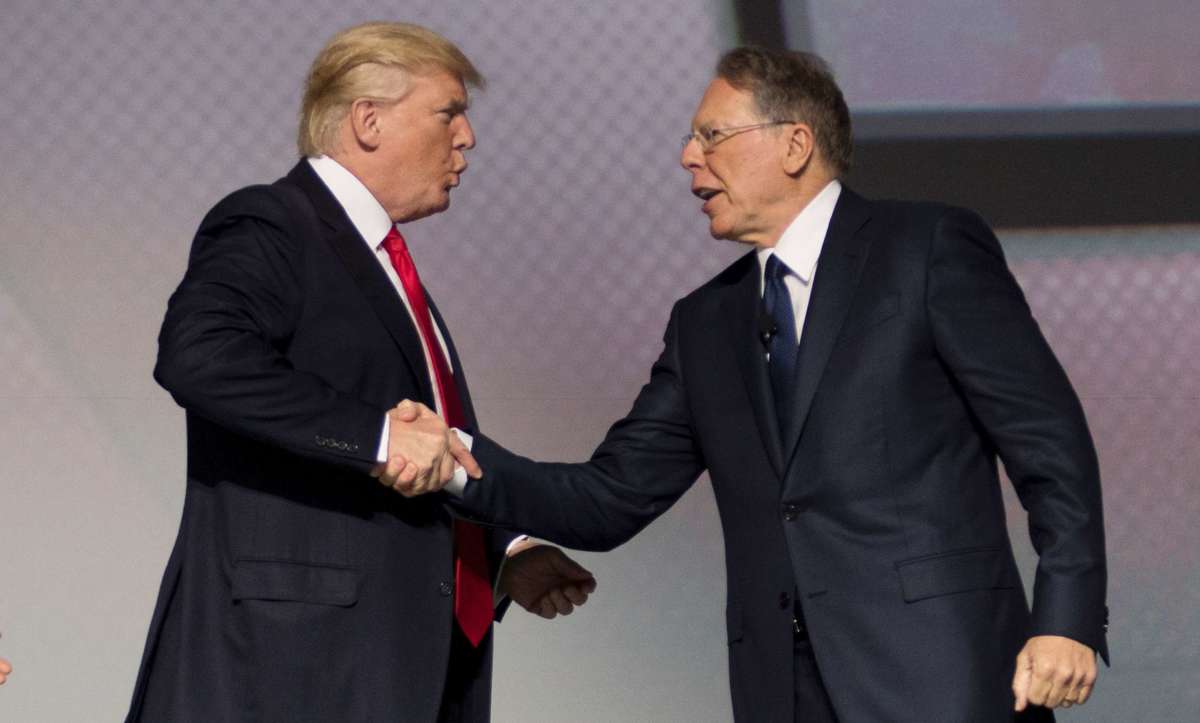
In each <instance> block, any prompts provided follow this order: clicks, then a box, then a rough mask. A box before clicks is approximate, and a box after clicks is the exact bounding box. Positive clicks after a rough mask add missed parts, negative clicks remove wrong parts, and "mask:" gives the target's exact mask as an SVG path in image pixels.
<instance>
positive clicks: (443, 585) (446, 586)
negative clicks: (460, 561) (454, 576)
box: [438, 580, 454, 597]
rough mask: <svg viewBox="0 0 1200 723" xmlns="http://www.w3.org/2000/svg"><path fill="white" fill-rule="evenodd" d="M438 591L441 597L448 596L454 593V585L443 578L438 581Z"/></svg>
mask: <svg viewBox="0 0 1200 723" xmlns="http://www.w3.org/2000/svg"><path fill="white" fill-rule="evenodd" d="M438 592H439V593H441V596H442V597H450V596H451V595H453V594H454V585H453V584H452V583H449V582H446V581H445V580H443V581H441V582H439V583H438Z"/></svg>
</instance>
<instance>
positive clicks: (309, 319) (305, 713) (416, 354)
mask: <svg viewBox="0 0 1200 723" xmlns="http://www.w3.org/2000/svg"><path fill="white" fill-rule="evenodd" d="M431 308H432V304H431ZM434 315H435V317H436V321H437V323H438V325H439V326H440V327H441V330H442V333H443V334H444V335H445V339H446V342H447V344H448V345H449V346H450V355H451V363H452V364H453V366H454V369H455V370H456V374H455V379H456V382H457V383H458V385H459V392H460V396H461V398H462V399H463V403H464V406H465V407H466V410H465V412H466V416H467V419H468V420H469V421H470V423H471V425H474V412H473V410H472V408H471V402H470V395H469V393H468V391H467V387H466V384H465V382H464V380H463V374H462V366H461V363H460V362H459V359H458V357H457V354H456V353H455V351H454V347H453V344H452V342H451V339H450V335H449V334H448V333H447V331H446V328H445V326H444V324H443V323H442V320H441V318H440V317H438V316H437V312H436V310H435V311H434ZM155 378H156V379H157V380H158V381H159V383H160V384H162V385H163V386H164V387H165V388H166V389H167V390H168V391H170V392H171V394H172V395H173V396H174V398H175V399H176V401H177V402H178V403H179V404H180V405H181V406H182V407H184V409H186V410H187V444H188V470H187V493H186V497H185V502H184V511H183V519H182V522H181V525H180V531H179V537H178V540H177V542H176V544H175V548H174V550H173V551H172V553H171V557H170V560H169V562H168V564H167V569H166V573H165V575H164V577H163V583H162V588H161V591H160V594H159V599H158V603H157V606H156V608H155V611H154V617H153V620H152V622H151V627H150V633H149V637H148V640H147V643H146V650H145V655H144V658H143V661H142V667H141V672H140V673H139V675H138V681H137V686H136V690H135V692H134V696H133V704H132V708H131V710H130V714H129V720H131V721H132V720H147V721H230V720H270V721H283V720H286V721H333V720H337V721H381V720H414V721H415V720H428V721H432V720H434V718H435V717H436V715H437V711H438V706H439V702H440V699H441V695H442V686H443V683H444V681H445V677H446V669H447V664H448V658H449V654H450V649H451V646H450V640H451V630H452V627H451V626H452V625H454V624H455V623H454V622H453V595H452V586H453V581H454V571H453V563H452V534H451V517H450V515H449V514H448V513H447V511H446V509H445V508H444V506H443V505H442V504H441V503H440V501H439V500H438V499H436V498H435V497H429V496H427V497H421V498H415V499H404V498H402V497H401V496H399V495H398V494H396V493H395V492H393V491H391V490H389V489H386V488H384V487H383V486H382V485H380V484H379V483H378V482H377V481H376V480H374V479H372V478H371V477H370V476H368V474H367V473H368V471H369V470H370V469H371V468H372V466H373V465H374V463H375V454H376V450H377V446H378V443H379V434H380V429H381V425H382V422H383V415H384V413H385V411H386V410H387V409H388V408H389V407H391V406H393V405H394V404H395V403H396V402H398V401H400V400H401V399H404V398H411V399H419V400H421V401H423V402H425V403H426V404H427V405H429V406H430V407H432V406H434V400H433V388H432V385H431V382H430V379H429V375H428V373H427V371H426V367H425V362H424V357H423V355H422V350H421V343H420V338H419V336H418V331H417V330H416V328H415V327H414V325H413V324H412V322H411V319H410V317H409V315H408V312H407V311H406V310H405V308H404V305H403V302H402V301H401V299H400V298H399V296H398V295H397V293H396V290H395V287H393V286H392V284H391V282H390V281H389V280H388V278H387V276H386V274H385V273H384V271H383V269H382V268H380V265H379V263H378V261H377V260H376V258H375V256H374V255H373V254H372V253H371V251H370V249H369V248H368V247H367V245H366V244H365V243H364V241H363V239H362V238H361V237H360V236H359V234H358V233H357V231H356V230H355V229H354V227H353V225H352V224H351V222H350V220H349V218H348V217H347V216H346V215H345V213H344V211H343V210H342V208H341V207H340V206H339V205H338V203H337V201H336V200H335V199H334V197H333V195H332V194H330V193H329V191H328V189H327V188H326V187H325V186H324V184H323V183H322V182H321V180H320V179H319V178H318V177H317V176H316V174H315V173H314V172H313V170H312V168H311V167H310V166H309V164H308V163H306V162H304V161H301V162H300V163H299V164H298V165H297V166H296V167H295V168H294V169H293V170H292V172H291V173H290V174H289V175H288V176H287V177H286V178H283V179H280V180H279V181H277V182H276V183H274V184H273V185H271V186H258V187H251V188H246V189H243V190H240V191H237V192H236V193H234V194H232V195H230V196H229V197H228V198H226V199H225V200H223V201H221V202H220V203H219V204H218V205H217V206H216V207H215V208H214V209H213V210H212V211H211V212H210V213H209V214H208V216H207V217H206V218H205V219H204V221H203V223H202V224H201V226H200V230H199V231H198V233H197V235H196V239H195V242H194V244H193V247H192V252H191V256H190V259H189V262H188V269H187V273H186V275H185V276H184V279H183V281H182V283H181V284H180V286H179V288H178V290H177V291H176V292H175V294H174V295H173V296H172V297H171V300H170V303H169V306H168V309H167V314H166V319H165V320H164V322H163V327H162V332H161V334H160V336H159V358H158V364H157V366H156V367H155ZM509 537H511V536H509V535H505V534H502V533H499V532H493V533H492V534H491V538H492V539H491V541H490V542H491V547H492V555H493V558H492V570H493V572H494V571H495V570H496V569H497V568H498V560H499V557H498V555H499V554H501V550H502V549H503V546H504V545H505V544H507V542H508V538H509ZM491 638H492V636H488V637H487V638H486V639H485V643H484V644H485V646H487V648H486V650H484V656H483V665H482V668H481V669H480V671H479V675H478V676H477V678H476V680H475V681H474V683H473V684H472V685H471V686H469V689H468V691H467V692H466V694H465V696H466V699H465V700H464V701H463V702H464V704H465V706H466V708H467V710H468V711H474V715H475V718H474V719H478V720H484V719H486V717H487V710H488V703H489V701H488V696H489V694H490V673H491V649H490V648H491Z"/></svg>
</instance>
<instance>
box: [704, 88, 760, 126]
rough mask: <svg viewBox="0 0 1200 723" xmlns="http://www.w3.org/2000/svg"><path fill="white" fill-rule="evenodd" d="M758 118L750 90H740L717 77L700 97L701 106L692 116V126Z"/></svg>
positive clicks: (747, 120)
mask: <svg viewBox="0 0 1200 723" xmlns="http://www.w3.org/2000/svg"><path fill="white" fill-rule="evenodd" d="M757 119H758V111H757V109H756V108H755V106H754V96H753V95H751V93H750V92H749V91H745V90H738V89H737V88H735V87H733V86H732V85H730V84H729V81H727V80H725V79H724V78H715V79H713V81H712V82H711V83H709V84H708V88H707V89H705V91H704V96H703V97H702V98H700V106H699V107H698V108H696V115H695V116H693V117H692V126H693V127H695V128H700V127H702V126H709V127H712V126H714V125H722V124H728V123H733V122H749V121H754V120H757Z"/></svg>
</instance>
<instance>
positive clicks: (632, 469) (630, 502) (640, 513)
mask: <svg viewBox="0 0 1200 723" xmlns="http://www.w3.org/2000/svg"><path fill="white" fill-rule="evenodd" d="M678 334H679V324H678V306H676V309H675V311H674V312H672V315H671V321H670V323H669V324H668V326H667V331H666V335H665V338H664V341H665V348H664V350H663V352H662V355H661V356H660V357H659V359H658V361H657V362H656V363H655V364H654V367H653V369H652V370H651V373H650V381H649V382H648V383H647V384H646V385H645V386H643V387H642V390H641V392H640V393H639V394H638V397H637V399H636V400H635V401H634V404H633V408H632V409H631V410H630V412H629V414H628V415H626V416H625V418H624V419H622V420H620V421H619V422H617V423H616V424H614V425H613V426H612V428H611V429H610V430H609V432H608V435H607V436H606V437H605V439H604V442H603V443H602V444H601V445H600V446H599V447H598V448H597V449H596V451H595V453H594V454H593V455H592V458H591V459H590V460H589V461H588V462H585V463H580V464H562V463H545V462H534V461H532V460H529V459H526V458H524V457H520V456H518V455H515V454H513V453H511V452H509V451H507V450H505V449H504V448H503V447H501V446H499V445H498V444H496V443H495V442H493V441H492V440H491V439H489V438H488V437H486V436H484V435H482V434H480V435H478V436H476V438H475V444H474V447H473V450H472V451H473V453H474V455H475V458H476V459H477V460H478V461H479V463H480V466H482V468H483V470H484V477H483V478H482V479H480V480H474V481H472V482H470V483H468V485H467V488H466V490H465V492H464V496H463V499H462V501H461V502H460V505H461V508H462V509H463V510H464V511H465V512H467V513H469V514H470V515H472V516H473V517H475V519H477V520H480V521H486V522H489V523H492V524H498V525H501V526H503V527H506V528H509V529H513V530H520V531H523V532H527V533H529V534H532V535H536V536H538V537H542V538H545V539H548V540H550V541H552V542H556V543H558V544H561V545H565V546H567V547H572V548H576V549H581V550H609V549H612V548H614V547H616V546H617V545H620V544H621V543H623V542H625V541H626V540H629V539H630V538H632V537H633V536H634V535H636V534H637V533H638V532H639V531H640V530H641V529H642V528H644V527H645V526H646V525H648V524H649V523H650V522H651V521H652V520H653V519H654V518H656V517H658V516H659V515H660V514H662V513H663V512H665V511H666V510H667V508H669V507H670V506H671V505H672V504H674V502H675V500H677V499H679V497H680V496H681V495H682V494H683V493H684V492H686V491H687V489H688V487H690V486H691V484H692V483H693V482H694V481H695V480H696V478H697V477H698V476H699V474H700V472H701V471H703V469H704V463H703V460H702V459H701V456H700V454H699V451H698V449H697V446H696V442H695V439H694V436H693V432H692V425H691V418H690V415H689V411H688V405H687V399H686V395H685V391H684V386H683V378H682V371H681V368H680V363H681V362H680V354H679V340H678Z"/></svg>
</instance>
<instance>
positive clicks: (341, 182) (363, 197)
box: [307, 156, 393, 250]
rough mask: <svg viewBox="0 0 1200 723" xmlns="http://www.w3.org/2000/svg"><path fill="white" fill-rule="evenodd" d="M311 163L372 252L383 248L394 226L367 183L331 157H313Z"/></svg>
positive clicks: (310, 158)
mask: <svg viewBox="0 0 1200 723" xmlns="http://www.w3.org/2000/svg"><path fill="white" fill-rule="evenodd" d="M307 160H308V164H309V165H310V166H312V169H313V171H315V172H316V174H317V176H318V177H319V178H320V179H321V181H322V182H323V183H324V184H325V186H326V187H327V188H328V189H329V192H330V193H332V194H333V197H334V198H335V199H336V200H337V202H338V203H339V204H340V205H341V207H342V208H343V209H344V210H345V211H346V215H347V216H349V217H350V223H352V224H354V228H355V230H357V231H358V233H359V235H360V236H362V237H363V240H364V241H366V242H367V245H368V246H370V247H371V249H372V250H374V249H377V248H379V245H380V244H382V243H383V237H384V236H387V233H388V231H389V230H391V228H392V226H393V224H392V219H390V218H389V217H388V214H387V211H385V210H384V208H383V205H382V204H380V203H379V201H378V200H377V199H376V198H375V197H374V196H372V195H371V192H370V191H369V190H367V187H366V186H364V185H363V182H362V181H360V180H358V178H356V177H355V175H354V174H353V173H351V172H350V171H348V170H346V167H345V166H343V165H342V164H340V163H338V162H337V161H335V160H333V159H332V158H330V157H329V156H316V157H312V156H310V157H309V158H308V159H307Z"/></svg>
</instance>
